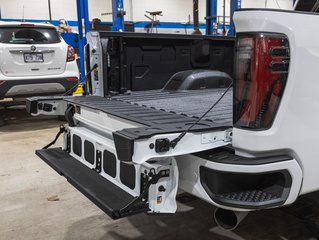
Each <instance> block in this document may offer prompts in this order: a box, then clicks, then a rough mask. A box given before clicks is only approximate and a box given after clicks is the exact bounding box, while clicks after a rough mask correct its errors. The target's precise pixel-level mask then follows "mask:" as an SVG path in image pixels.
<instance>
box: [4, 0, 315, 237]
mask: <svg viewBox="0 0 319 240" xmlns="http://www.w3.org/2000/svg"><path fill="white" fill-rule="evenodd" d="M300 2H302V1H300ZM305 2H307V1H305ZM116 4H117V5H116ZM232 4H235V5H232ZM294 4H295V1H293V0H265V1H264V0H263V1H261V0H260V1H255V0H233V1H227V0H226V1H225V0H224V1H222V0H218V1H216V0H162V1H156V0H124V1H123V0H77V1H76V0H67V1H66V0H55V1H52V0H48V1H40V0H32V1H30V0H12V1H6V0H0V13H1V14H0V18H1V19H0V23H1V24H2V23H4V24H6V23H10V22H21V23H23V24H25V23H27V24H29V23H31V24H38V23H44V22H47V23H49V22H51V24H53V25H54V26H55V28H56V29H57V30H58V31H59V32H60V34H61V36H62V38H63V39H64V40H63V41H65V42H66V43H67V44H68V45H71V46H72V49H75V50H74V51H75V52H76V55H77V56H78V58H79V59H80V60H77V64H78V66H79V71H78V73H77V74H73V73H72V74H73V75H71V76H68V78H69V79H68V81H72V82H73V81H74V80H76V81H78V83H77V84H76V85H74V86H75V87H72V88H71V89H65V91H66V92H67V94H65V93H62V94H61V92H60V93H57V94H56V96H62V95H72V93H73V95H85V94H87V95H90V94H91V95H94V92H93V91H92V90H91V93H90V92H89V91H88V89H94V87H96V86H94V84H93V85H90V86H88V82H87V76H88V72H89V74H91V73H92V74H95V71H96V69H97V68H96V67H94V66H93V67H92V66H91V68H89V69H88V68H87V66H86V65H85V64H87V62H84V58H85V45H86V43H87V39H86V38H85V37H84V35H83V34H85V33H87V32H90V30H92V31H107V32H108V31H112V32H120V33H119V34H123V36H122V35H119V36H120V37H119V38H121V39H125V35H124V34H126V32H132V31H133V32H136V34H139V33H141V34H154V35H155V37H154V39H156V38H157V37H156V34H165V36H166V37H163V39H166V38H167V39H168V37H167V35H174V36H175V35H181V36H182V35H183V36H186V37H181V38H182V39H183V41H184V40H185V38H188V37H189V36H190V37H189V38H191V39H192V36H193V35H196V36H205V35H208V36H210V37H212V38H209V37H208V40H207V39H206V38H205V40H206V41H208V42H209V41H212V42H213V43H215V42H214V41H216V43H217V44H219V41H220V40H219V39H218V38H220V39H226V40H227V37H230V38H234V37H236V29H235V28H234V23H233V19H232V14H233V13H234V12H235V11H237V10H239V9H245V8H256V9H261V8H268V9H276V10H289V11H293V9H294ZM307 4H308V5H307ZM35 6H37V7H36V8H35ZM114 6H121V8H120V7H119V8H116V7H114ZM234 6H236V7H234ZM315 6H319V4H318V2H316V1H313V3H309V2H308V3H306V4H304V5H300V6H299V7H300V9H299V10H303V11H313V8H314V7H315ZM208 8H210V9H208ZM316 10H317V9H316ZM316 10H315V12H316ZM1 24H0V31H1ZM28 27H30V26H28ZM116 34H117V33H116ZM116 34H115V35H112V34H111V36H112V39H113V40H114V39H116V36H117V35H116ZM128 34H130V33H128ZM132 34H133V35H127V36H128V38H130V36H133V37H132V39H138V38H137V37H135V36H134V34H135V33H132ZM101 36H102V35H101ZM143 36H144V35H143ZM215 37H216V39H215ZM151 39H152V37H151ZM176 39H179V37H176ZM0 40H1V37H0ZM195 40H196V39H195ZM226 40H225V41H226ZM24 41H25V39H24ZM139 41H140V43H141V42H142V41H143V40H142V39H139ZM147 41H148V40H145V42H147ZM150 41H153V40H150ZM163 41H164V40H163ZM167 41H171V40H167ZM181 41H182V40H181ZM185 41H186V40H185ZM128 42H129V40H128ZM132 42H134V41H133V40H132ZM2 43H3V42H1V41H0V48H1V47H2V46H1V44H2ZM209 43H210V42H209ZM137 44H139V43H137ZM34 45H36V44H35V43H34ZM230 45H231V44H230ZM230 45H229V44H228V43H225V45H221V46H222V47H225V46H226V47H225V48H227V47H229V46H230ZM127 46H128V47H129V44H128V45H127ZM134 46H135V45H134ZM128 47H127V48H128ZM166 50H167V49H166ZM215 50H216V49H214V50H212V51H215ZM190 51H192V50H190ZM195 51H196V50H195ZM33 53H34V52H32V53H31V54H33ZM68 53H69V49H68ZM26 54H28V53H26ZM43 54H45V52H44V53H43ZM169 54H170V53H169V50H168V51H167V55H169ZM44 56H45V55H44ZM67 57H69V56H67ZM0 59H1V58H0ZM26 59H27V58H26V56H25V55H24V61H25V63H26ZM150 59H151V58H150ZM168 59H169V57H168ZM40 60H41V59H40ZM169 60H170V59H169ZM2 61H4V60H2ZM31 61H35V62H32V64H34V63H37V62H36V60H35V59H34V58H33V57H31ZM42 61H44V60H43V59H42ZM74 61H75V60H74ZM150 61H152V59H151V60H150ZM38 64H41V63H38ZM117 64H118V65H117V66H120V64H121V63H120V62H119V63H117ZM0 65H1V63H0ZM91 65H92V64H91ZM124 65H125V64H124ZM119 68H120V67H119ZM221 68H223V69H226V70H225V72H227V71H228V70H227V68H226V67H224V66H222V67H221ZM116 69H118V68H116ZM141 69H143V68H142V67H141ZM176 69H178V70H177V71H175V72H178V71H183V70H186V69H184V66H183V67H178V68H176ZM88 70H89V71H88ZM156 70H157V69H156ZM188 70H191V69H188ZM218 70H219V69H218ZM1 71H3V70H2V68H1ZM141 71H142V70H141ZM166 71H170V69H166V70H165V71H164V70H163V72H162V73H160V72H158V71H154V72H155V74H158V75H160V74H162V78H163V76H164V75H165V74H169V73H167V72H166ZM229 71H232V70H229ZM150 72H152V71H150ZM152 73H153V72H152ZM94 76H95V75H94ZM112 76H115V78H116V77H117V76H116V75H112ZM165 77H166V75H165ZM73 78H74V79H73ZM159 79H160V77H159ZM146 80H147V81H151V80H152V79H151V80H149V79H146ZM146 80H145V81H146ZM4 81H6V82H8V81H9V80H4ZM160 81H162V80H158V82H157V84H159V87H160V88H162V87H163V85H165V84H161V82H160ZM163 81H164V80H163ZM224 81H225V82H223V84H224V85H223V88H225V86H227V85H225V84H226V83H228V80H227V79H226V80H225V79H224ZM108 84H109V83H108ZM112 84H114V85H112ZM1 85H2V81H1V79H0V92H1ZM151 85H152V84H151ZM151 85H150V86H151ZM155 85H156V84H155ZM110 86H111V87H110V89H111V88H112V87H113V86H115V88H117V87H118V86H117V85H116V83H110ZM123 86H125V88H124V87H123ZM123 86H122V88H120V87H118V88H119V89H120V90H119V94H123V93H124V97H123V96H120V97H116V96H115V97H113V99H115V100H116V101H119V102H120V103H121V104H122V103H126V104H127V103H128V102H129V101H131V102H130V103H132V102H133V104H134V105H135V106H137V105H139V104H140V105H143V107H149V108H150V109H152V110H154V109H155V110H158V109H161V110H163V109H162V108H163V107H162V105H161V104H164V105H165V104H166V105H169V107H171V109H170V110H169V111H171V112H173V113H174V114H175V113H176V112H178V111H179V108H178V107H177V106H178V105H176V102H178V101H174V102H175V103H174V104H175V105H176V107H175V106H174V104H173V103H172V101H173V100H172V101H171V102H169V101H168V99H169V97H167V98H166V96H165V94H162V95H161V94H158V93H157V92H151V94H149V95H143V94H141V95H138V94H136V95H134V90H135V91H141V90H149V89H147V88H149V87H150V86H148V85H147V86H146V85H145V84H143V82H142V83H138V84H135V85H134V83H131V85H129V84H126V85H125V84H124V85H123ZM152 86H153V85H152ZM165 86H167V85H165ZM165 86H164V88H165ZM24 87H25V86H24ZM159 87H157V88H156V89H157V90H158V89H159ZM169 87H170V86H168V87H167V88H169ZM134 88H135V89H134ZM96 89H99V88H96ZM110 89H109V90H110ZM123 89H124V90H123ZM127 89H129V90H130V89H133V94H131V93H129V94H128V95H125V94H127V93H126V92H125V91H126V90H127ZM122 90H123V91H124V92H121V91H122ZM151 90H152V89H151ZM157 90H152V91H157ZM227 91H228V89H227V90H226V92H225V94H226V93H227ZM110 92H111V90H110ZM74 93H75V94H74ZM112 94H113V93H112ZM156 94H158V95H156ZM219 94H220V93H219ZM39 95H43V94H41V93H40V94H39ZM45 95H49V94H45ZM220 95H221V94H220ZM1 96H2V95H1V94H0V97H1ZM37 96H38V95H37V94H34V95H28V96H24V95H21V96H18V97H15V96H9V97H4V99H2V100H0V151H1V152H0V163H1V168H0V179H1V181H0V216H1V217H0V239H4V240H7V239H8V240H9V239H25V240H26V239H30V240H31V239H65V240H69V239H118V240H120V239H123V240H124V239H136V240H142V239H154V240H155V239H167V240H168V239H223V240H228V239H238V240H241V239H282V240H284V239H289V240H290V239H307V240H314V239H319V222H318V216H319V193H318V192H317V191H314V192H311V193H308V194H304V195H302V196H300V197H298V199H297V200H296V201H295V202H294V203H293V204H289V205H288V206H283V207H280V208H269V209H262V210H260V211H259V210H257V211H252V212H251V213H249V214H248V215H247V217H245V218H244V219H243V221H242V222H241V223H240V224H239V225H238V226H237V227H236V228H235V229H233V230H232V231H230V230H227V229H224V228H222V227H221V226H218V224H217V223H216V219H214V211H215V210H216V208H217V207H216V206H213V205H212V204H210V203H209V202H207V201H204V200H203V199H200V198H198V197H196V196H194V195H191V194H190V193H187V192H185V191H183V190H181V189H179V190H178V191H177V194H176V202H177V211H176V213H174V214H171V213H169V214H167V213H163V214H154V213H150V212H149V213H145V212H144V213H138V214H132V216H126V217H121V218H120V219H115V220H113V219H112V218H111V217H109V216H108V215H107V214H105V211H103V210H101V209H100V208H99V207H97V206H96V204H94V203H93V202H92V201H90V200H89V199H88V198H87V197H86V196H85V194H82V193H81V192H80V191H78V190H77V189H76V188H74V187H73V186H72V185H71V184H70V183H68V181H66V179H65V178H64V177H61V176H60V175H59V174H57V173H56V172H55V171H53V170H52V168H51V167H50V166H48V165H47V164H46V162H45V161H42V160H41V159H40V158H39V157H38V156H37V155H36V154H35V151H36V150H38V149H42V148H43V147H44V146H45V145H47V144H48V143H50V142H51V141H52V140H53V139H54V138H55V136H56V134H57V131H58V130H59V126H61V124H67V123H68V124H69V125H70V122H69V121H68V119H65V117H64V116H62V117H61V116H47V115H41V116H31V114H30V111H29V110H28V109H27V108H28V107H26V100H25V97H28V98H30V97H37ZM130 96H132V97H131V98H130ZM156 96H158V98H156ZM163 96H164V97H163ZM153 98H155V99H153ZM190 98H191V97H190ZM200 98H202V99H203V98H205V94H202V95H201V97H198V96H196V97H194V98H193V100H192V103H194V105H189V106H188V110H189V111H190V112H191V110H192V108H196V106H197V105H196V103H195V102H196V101H199V102H200V101H201V100H200ZM132 99H133V100H132ZM212 99H213V100H211V101H212V102H211V104H213V103H214V101H216V100H217V103H218V102H219V100H220V99H218V97H214V98H212ZM147 100H148V101H149V102H147ZM151 100H154V102H155V103H154V102H151ZM160 100H161V101H160ZM67 101H69V102H68V103H72V100H67ZM179 101H180V102H179V103H178V104H183V99H180V100H179ZM81 104H83V103H81ZM148 104H149V106H148ZM151 104H153V105H151ZM156 104H158V106H157V105H156ZM200 104H201V106H202V108H204V109H206V108H208V107H209V106H210V105H209V106H206V105H204V104H203V103H201V102H200ZM37 106H39V105H37ZM54 106H55V105H54ZM154 106H155V107H154ZM172 106H174V107H175V108H176V109H175V108H174V107H172ZM81 107H82V108H84V107H85V104H83V105H81ZM165 107H167V108H168V106H165ZM53 108H54V107H53ZM82 108H81V109H82ZM156 108H158V109H156ZM27 110H28V111H29V112H27ZM41 110H43V107H42V109H41ZM95 110H96V111H97V110H98V108H96V109H95ZM155 110H154V111H155ZM215 110H216V109H215ZM38 111H39V109H38ZM43 111H45V110H43ZM75 111H76V110H75ZM123 111H124V110H123ZM31 113H32V110H31ZM33 113H34V112H33ZM213 113H214V112H212V114H211V115H209V114H208V115H207V116H214V114H213ZM117 114H122V113H117ZM197 114H198V116H197V119H200V116H201V115H202V114H203V113H202V112H200V113H197ZM228 114H229V113H228ZM225 115H227V114H225ZM119 116H120V115H116V117H118V118H119ZM205 116H206V115H205ZM184 117H185V116H184ZM228 117H229V116H228ZM229 118H231V116H230V117H229ZM200 120H201V119H200ZM189 130H190V129H189ZM63 144H64V140H63V138H62V137H61V138H59V139H58V140H57V141H56V142H54V143H53V144H52V145H51V146H50V148H55V147H56V148H59V147H61V146H63ZM153 147H154V146H153ZM150 148H151V146H150ZM118 155H119V154H118ZM133 161H134V160H133ZM95 170H96V169H95Z"/></svg>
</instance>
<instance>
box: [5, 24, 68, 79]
mask: <svg viewBox="0 0 319 240" xmlns="http://www.w3.org/2000/svg"><path fill="white" fill-rule="evenodd" d="M66 58H67V45H66V44H64V43H63V42H62V41H61V39H60V36H59V34H58V32H57V31H56V29H55V28H54V27H45V26H34V25H33V24H21V25H19V26H5V27H0V62H1V64H0V70H1V72H2V73H3V74H4V75H5V76H7V77H20V76H23V77H26V76H40V75H55V74H61V73H63V72H64V70H65V66H66Z"/></svg>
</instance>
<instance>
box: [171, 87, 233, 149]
mask: <svg viewBox="0 0 319 240" xmlns="http://www.w3.org/2000/svg"><path fill="white" fill-rule="evenodd" d="M232 86H233V83H231V84H230V85H229V86H228V88H227V89H226V91H225V92H224V93H223V94H222V95H221V96H220V98H218V100H217V101H216V102H215V103H214V104H213V105H212V106H211V107H210V108H209V109H208V110H207V111H206V112H205V113H204V114H203V115H202V116H201V117H200V118H198V119H197V121H196V122H194V123H193V124H192V125H190V126H189V128H187V129H186V130H185V131H184V132H182V133H181V134H180V135H178V137H177V138H175V139H174V140H172V141H171V143H170V147H171V148H175V147H176V145H177V143H178V142H179V141H180V140H182V138H183V137H184V136H185V135H186V133H188V132H189V131H190V130H191V129H192V128H193V127H194V126H195V125H196V124H198V123H199V122H200V121H201V120H202V119H203V118H204V117H205V116H206V115H207V114H208V113H209V112H210V111H211V110H213V108H214V107H215V106H216V105H217V104H218V103H219V102H220V101H221V100H222V99H223V97H224V96H225V95H226V93H227V92H228V91H229V89H230V88H231V87H232Z"/></svg>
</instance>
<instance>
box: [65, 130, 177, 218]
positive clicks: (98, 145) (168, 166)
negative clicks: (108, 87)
mask: <svg viewBox="0 0 319 240" xmlns="http://www.w3.org/2000/svg"><path fill="white" fill-rule="evenodd" d="M68 129H69V131H70V134H71V146H73V143H72V141H73V134H76V135H77V136H79V137H80V138H81V139H82V155H81V156H78V155H76V154H75V153H74V152H73V148H72V147H71V152H70V155H71V156H72V157H74V158H75V159H77V160H78V161H79V162H81V163H82V164H84V165H85V166H87V167H89V168H90V169H93V168H95V167H96V160H95V162H94V164H91V163H89V162H87V161H86V160H85V159H84V151H85V148H84V142H85V141H86V140H87V141H89V142H91V143H92V144H93V145H94V149H95V150H99V151H101V152H102V159H101V173H100V175H101V176H102V177H104V178H105V179H107V180H108V181H110V182H112V183H113V184H115V185H116V186H118V187H120V188H121V189H123V190H124V191H126V192H127V193H129V194H131V195H132V196H135V197H136V196H139V195H140V192H141V189H140V187H141V173H144V171H145V170H146V171H147V172H149V171H150V169H154V171H155V173H159V172H160V171H161V170H169V172H170V174H169V176H168V177H163V178H160V179H159V181H158V182H157V183H156V184H154V185H151V187H150V189H149V194H148V197H149V203H150V209H151V211H150V212H156V213H175V212H176V209H177V204H176V200H175V198H176V193H177V188H178V169H177V165H176V161H175V159H174V158H166V159H154V160H155V161H156V163H153V164H149V163H144V164H143V165H134V167H135V170H136V175H135V188H134V189H131V188H129V187H127V186H125V185H124V184H123V183H122V181H121V178H120V174H121V167H120V161H119V160H118V158H117V154H116V150H115V146H114V143H113V141H111V140H110V139H107V138H105V137H103V136H101V135H99V134H97V133H95V132H93V131H90V130H88V129H86V128H84V127H69V128H68ZM66 139H67V138H64V141H66ZM64 145H65V146H66V143H65V144H64ZM104 150H106V151H109V152H111V153H113V154H114V155H115V157H116V176H115V177H114V178H113V177H112V176H110V175H108V174H107V173H106V172H104V159H103V152H104ZM94 155H95V154H94ZM94 158H96V156H94ZM127 164H132V163H127ZM161 185H162V186H164V187H165V189H166V191H165V192H160V191H159V190H158V189H159V186H161ZM159 199H160V201H159Z"/></svg>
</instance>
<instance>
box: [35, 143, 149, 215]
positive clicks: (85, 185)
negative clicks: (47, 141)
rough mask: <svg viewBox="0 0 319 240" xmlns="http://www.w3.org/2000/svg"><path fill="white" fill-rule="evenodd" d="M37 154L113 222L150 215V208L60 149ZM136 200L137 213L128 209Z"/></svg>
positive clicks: (38, 151) (41, 151)
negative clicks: (132, 216) (114, 220)
mask: <svg viewBox="0 0 319 240" xmlns="http://www.w3.org/2000/svg"><path fill="white" fill-rule="evenodd" d="M36 154H37V155H38V156H39V157H40V158H41V159H42V160H43V161H45V162H46V163H47V164H48V165H49V166H50V167H52V168H53V169H54V170H55V171H57V172H58V173H59V174H60V175H63V176H64V177H65V178H66V179H67V180H68V182H70V183H71V184H72V185H73V186H74V187H75V188H77V189H78V190H79V191H80V192H81V193H82V194H84V195H85V196H86V197H87V198H89V199H90V200H91V201H92V202H93V203H94V204H95V205H97V206H98V207H99V208H100V209H102V210H103V211H104V212H105V213H106V214H107V215H109V216H110V217H112V218H113V219H118V218H121V217H125V216H128V215H133V214H136V213H141V212H147V211H149V208H148V204H146V203H143V202H141V201H140V203H138V202H137V201H136V200H135V199H136V198H135V197H134V196H132V195H130V194H128V193H127V192H126V191H124V190H122V189H121V188H120V187H118V186H116V185H115V184H113V183H112V182H110V181H108V180H107V179H105V178H103V177H102V176H100V175H99V174H98V173H97V172H95V171H94V170H92V169H90V168H88V167H87V166H85V165H83V164H82V163H80V162H79V161H78V160H76V159H75V158H73V157H72V156H70V155H69V154H68V153H67V152H66V151H63V150H62V149H60V148H51V149H42V150H37V151H36ZM134 200H135V206H138V207H135V208H134V210H130V211H124V212H123V211H121V210H122V209H126V208H125V207H127V206H128V205H129V204H130V203H131V202H133V201H134Z"/></svg>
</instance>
